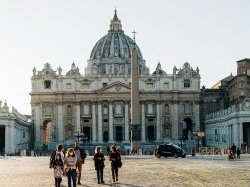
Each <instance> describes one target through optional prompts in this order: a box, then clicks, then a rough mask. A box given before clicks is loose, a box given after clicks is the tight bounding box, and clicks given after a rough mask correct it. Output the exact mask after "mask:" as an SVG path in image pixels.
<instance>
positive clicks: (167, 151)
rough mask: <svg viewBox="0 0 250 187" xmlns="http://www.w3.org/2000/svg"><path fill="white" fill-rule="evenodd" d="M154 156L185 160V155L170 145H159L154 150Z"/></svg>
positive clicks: (182, 151)
mask: <svg viewBox="0 0 250 187" xmlns="http://www.w3.org/2000/svg"><path fill="white" fill-rule="evenodd" d="M155 156H156V157H157V158H160V157H161V156H164V157H175V158H178V157H182V158H185V157H186V153H185V151H184V150H183V149H182V148H180V147H179V146H177V145H175V144H171V143H170V144H161V145H159V146H158V147H157V149H156V150H155Z"/></svg>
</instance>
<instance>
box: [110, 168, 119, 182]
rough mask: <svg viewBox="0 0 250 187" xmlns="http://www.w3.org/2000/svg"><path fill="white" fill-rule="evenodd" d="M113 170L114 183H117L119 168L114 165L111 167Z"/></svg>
mask: <svg viewBox="0 0 250 187" xmlns="http://www.w3.org/2000/svg"><path fill="white" fill-rule="evenodd" d="M111 170H112V178H113V181H115V178H116V181H118V166H117V165H115V164H112V165H111Z"/></svg>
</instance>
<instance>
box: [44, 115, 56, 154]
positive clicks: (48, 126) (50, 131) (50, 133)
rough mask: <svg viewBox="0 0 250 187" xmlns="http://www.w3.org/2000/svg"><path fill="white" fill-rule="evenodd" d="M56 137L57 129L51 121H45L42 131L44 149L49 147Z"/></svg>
mask: <svg viewBox="0 0 250 187" xmlns="http://www.w3.org/2000/svg"><path fill="white" fill-rule="evenodd" d="M55 138H56V137H55V129H54V127H53V124H52V121H51V120H45V121H44V122H43V129H42V140H43V146H44V149H46V147H48V144H49V143H50V142H51V141H52V140H54V139H55Z"/></svg>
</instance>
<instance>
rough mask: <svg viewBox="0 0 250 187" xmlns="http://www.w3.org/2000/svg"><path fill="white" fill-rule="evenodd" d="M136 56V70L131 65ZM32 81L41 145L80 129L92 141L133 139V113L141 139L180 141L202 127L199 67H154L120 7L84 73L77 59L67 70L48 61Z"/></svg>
mask: <svg viewBox="0 0 250 187" xmlns="http://www.w3.org/2000/svg"><path fill="white" fill-rule="evenodd" d="M133 48H134V49H135V52H136V58H134V59H133V58H132V49H133ZM135 61H136V63H137V65H138V67H137V71H132V69H131V65H132V64H133V63H135ZM151 63H152V62H151ZM133 72H135V73H133ZM132 74H137V77H138V88H139V92H138V98H137V102H138V104H139V107H138V108H137V110H135V109H134V108H132V107H131V105H132V103H131V97H132V96H133V94H134V93H133V89H131V88H132V84H131V83H132V80H131V77H132V76H133V75H132ZM31 81H32V90H31V93H30V95H31V108H32V119H33V123H34V140H35V146H36V147H38V148H39V147H42V146H44V145H49V144H51V142H57V143H63V144H72V142H74V141H75V138H76V137H75V135H76V133H84V138H85V141H87V142H89V143H92V144H95V143H99V144H100V143H120V142H122V143H128V142H129V141H130V137H131V132H132V131H131V115H132V114H136V115H137V117H138V118H139V120H140V124H139V126H138V131H139V135H138V136H139V137H138V139H139V140H140V142H141V143H142V144H147V143H150V142H163V141H172V142H176V143H178V142H179V141H181V140H185V139H188V138H189V134H192V132H193V131H199V129H200V118H199V117H200V112H199V111H200V109H199V107H200V105H199V96H200V75H199V69H198V67H197V68H195V69H193V68H192V67H191V65H190V64H189V63H188V62H185V63H184V64H183V66H182V67H178V68H177V67H173V68H172V71H171V72H165V71H164V70H163V68H162V67H161V64H160V63H158V64H156V68H155V70H154V71H153V73H150V71H149V68H148V67H147V66H146V61H145V60H144V59H143V56H142V53H141V51H140V48H139V46H138V45H137V44H135V41H134V40H133V39H132V38H130V37H129V36H127V35H126V34H125V33H124V31H123V30H122V24H121V21H120V19H118V16H117V13H116V11H115V14H114V17H113V19H112V20H111V23H110V26H109V30H108V33H107V34H106V35H104V36H103V37H102V38H101V39H100V40H99V41H97V43H96V44H95V45H94V47H93V49H92V52H91V54H90V58H89V60H88V64H87V67H86V68H85V70H84V74H81V72H80V70H79V68H78V67H77V66H76V64H75V63H73V64H72V65H71V69H70V70H69V71H68V72H67V73H66V74H63V73H62V68H61V67H56V68H55V67H52V66H51V65H50V64H49V63H45V65H44V67H43V69H41V70H37V69H36V68H34V69H33V76H32V78H31ZM133 102H134V101H133Z"/></svg>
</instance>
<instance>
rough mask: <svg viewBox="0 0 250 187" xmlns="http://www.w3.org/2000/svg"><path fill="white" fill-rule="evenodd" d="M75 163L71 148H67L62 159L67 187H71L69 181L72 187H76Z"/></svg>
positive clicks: (73, 152)
mask: <svg viewBox="0 0 250 187" xmlns="http://www.w3.org/2000/svg"><path fill="white" fill-rule="evenodd" d="M76 161H77V156H76V154H75V151H74V149H73V148H69V149H68V151H67V154H66V157H65V159H64V171H65V173H66V175H67V177H68V187H71V179H72V181H73V187H76Z"/></svg>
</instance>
